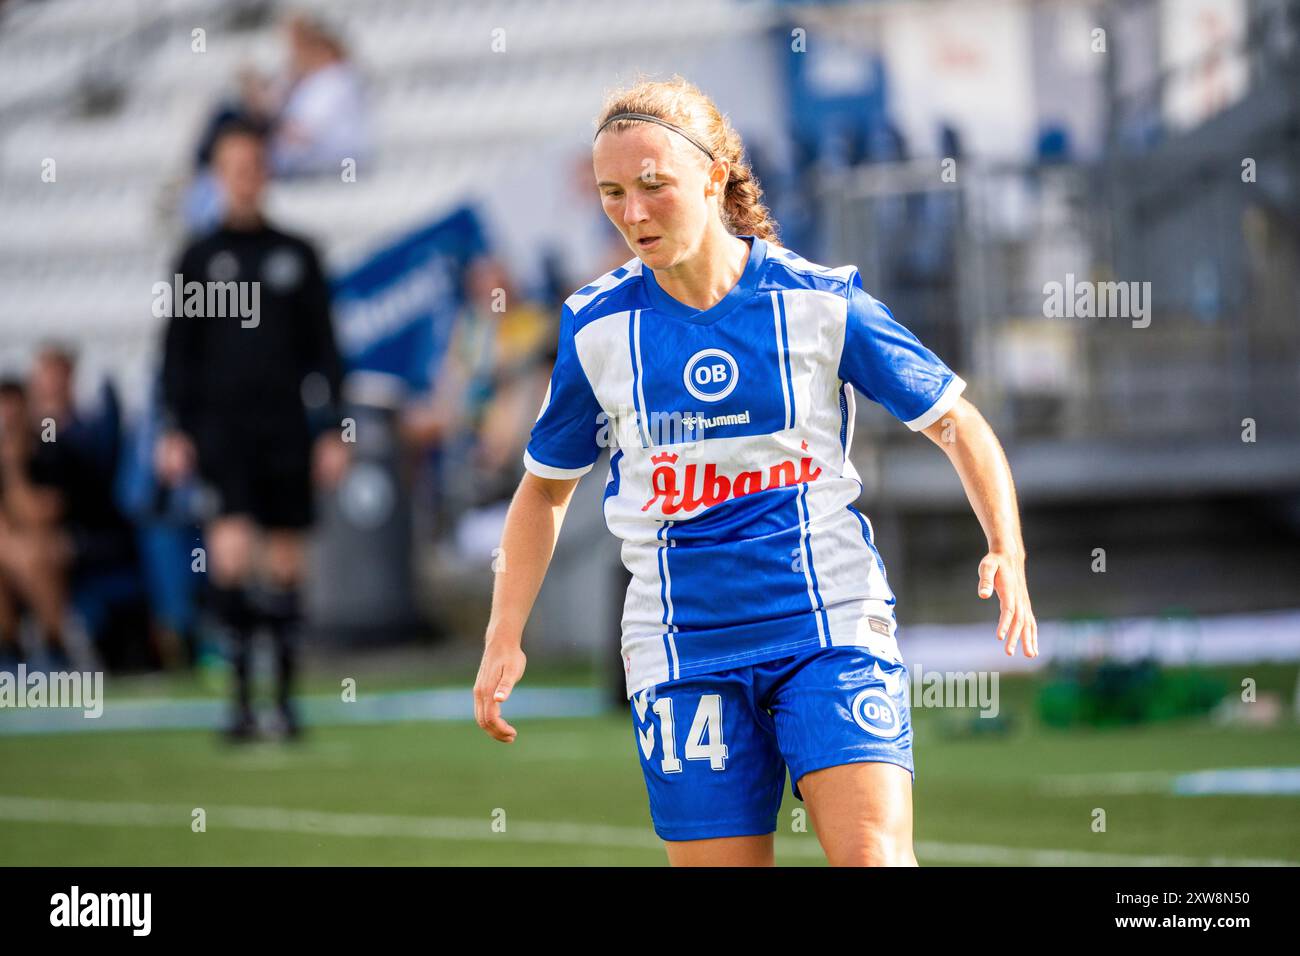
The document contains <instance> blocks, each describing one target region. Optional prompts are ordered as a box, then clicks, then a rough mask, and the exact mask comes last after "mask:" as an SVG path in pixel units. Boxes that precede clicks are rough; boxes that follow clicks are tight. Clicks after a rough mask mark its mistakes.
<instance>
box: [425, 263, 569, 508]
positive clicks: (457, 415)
mask: <svg viewBox="0 0 1300 956" xmlns="http://www.w3.org/2000/svg"><path fill="white" fill-rule="evenodd" d="M466 285H467V289H466V306H465V309H464V310H463V312H462V314H461V315H460V317H459V318H458V320H457V322H456V326H455V328H454V329H453V331H452V336H451V341H450V343H449V344H448V347H447V354H446V356H445V358H444V360H443V363H442V367H441V370H440V372H439V375H438V379H437V384H436V386H435V391H434V394H433V397H432V399H431V401H430V402H429V403H428V404H427V405H422V406H418V407H416V408H413V409H410V410H408V412H407V414H406V416H405V418H404V422H403V436H404V438H405V439H406V440H407V441H408V442H409V443H413V444H416V445H428V444H437V445H438V446H439V447H440V449H441V472H442V476H443V480H442V481H441V483H440V484H441V489H440V490H441V492H442V494H443V496H444V501H443V507H442V508H440V510H441V511H443V512H444V513H453V512H455V513H458V512H460V511H461V510H463V509H466V508H473V507H477V506H480V505H485V504H490V503H492V502H495V501H499V500H501V499H502V498H508V497H509V496H510V495H511V493H512V492H513V490H514V486H515V485H516V484H517V483H518V478H519V474H518V472H519V469H521V468H522V464H521V462H522V457H523V450H524V446H525V445H526V444H527V443H528V436H529V433H530V431H531V428H532V424H533V421H534V419H535V418H536V417H537V409H538V408H539V407H540V406H541V402H542V398H543V396H544V395H545V393H546V385H547V382H548V381H549V376H550V363H551V362H552V361H553V359H554V355H553V349H554V341H555V326H554V320H553V318H552V317H551V316H550V314H549V313H548V312H547V311H546V310H544V309H543V308H542V307H541V306H539V305H538V304H536V303H534V302H531V301H529V300H528V299H525V298H523V297H521V296H520V295H519V294H518V293H516V292H515V291H514V288H513V284H512V282H511V279H510V277H509V275H508V273H507V271H506V269H505V266H504V265H503V264H502V263H501V262H500V261H498V260H496V259H493V258H491V257H483V258H481V259H479V260H477V261H476V262H474V263H473V264H472V265H471V266H470V268H469V271H468V275H467V277H466Z"/></svg>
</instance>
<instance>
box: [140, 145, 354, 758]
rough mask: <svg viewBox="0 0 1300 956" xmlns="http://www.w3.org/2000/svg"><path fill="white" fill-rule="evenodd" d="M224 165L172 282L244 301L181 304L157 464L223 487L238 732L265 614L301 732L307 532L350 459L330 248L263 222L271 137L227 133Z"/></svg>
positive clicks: (288, 712) (220, 161) (215, 607)
mask: <svg viewBox="0 0 1300 956" xmlns="http://www.w3.org/2000/svg"><path fill="white" fill-rule="evenodd" d="M213 167H214V170H215V171H216V174H217V177H218V179H219V180H220V182H221V185H222V188H223V190H224V193H225V199H226V212H225V216H224V219H223V221H222V223H221V225H220V226H219V227H218V228H217V230H216V231H215V232H213V233H212V234H211V235H208V236H206V237H204V238H202V239H199V240H198V241H197V242H194V243H192V244H191V245H190V246H188V247H187V248H186V249H185V251H184V252H183V253H182V255H181V257H180V260H179V263H178V264H177V266H176V269H175V272H176V273H177V274H178V275H179V276H181V279H180V280H174V277H173V280H174V281H173V282H171V283H169V284H170V285H173V287H174V286H176V285H180V286H181V288H182V289H185V285H186V284H188V283H191V282H197V283H202V284H203V285H202V286H201V287H199V288H202V289H204V290H208V289H212V288H217V289H223V288H224V289H227V290H229V289H231V288H237V289H238V296H239V298H238V299H237V300H236V299H235V298H234V297H231V296H230V295H228V294H224V297H223V296H212V295H207V294H206V293H205V294H204V296H203V302H202V303H198V302H196V301H194V298H195V297H192V296H191V295H190V293H189V291H188V290H186V291H185V294H184V295H183V296H182V297H181V298H182V300H183V301H173V302H172V312H171V319H170V321H169V323H168V325H167V331H166V338H165V345H164V357H163V370H162V398H163V414H164V416H165V419H166V422H165V429H164V432H163V435H162V437H161V438H160V439H159V442H158V445H157V447H156V450H155V463H156V465H157V468H158V471H159V474H160V477H161V478H162V480H163V482H164V483H165V484H166V485H169V486H172V485H175V484H177V483H179V482H180V481H182V480H183V479H184V478H185V477H186V476H187V475H189V474H191V473H192V472H195V471H197V474H198V477H199V479H200V481H201V483H202V484H203V485H204V486H205V489H206V491H208V492H210V494H209V495H208V496H207V497H208V498H209V499H210V500H211V502H212V505H213V507H212V508H211V515H210V517H209V518H208V519H207V520H206V523H205V527H204V538H205V545H206V548H207V561H208V564H207V574H208V584H209V592H208V593H209V598H210V601H211V610H212V611H213V613H214V614H215V616H216V617H217V618H218V619H219V620H220V621H221V623H222V624H223V625H224V627H225V628H226V630H227V631H228V633H229V634H230V636H231V638H232V647H233V655H234V674H235V712H234V716H233V721H232V723H231V725H230V727H229V728H228V731H227V733H228V735H229V736H230V737H231V738H232V739H236V740H244V739H249V738H251V737H253V736H255V735H256V727H257V724H256V720H255V718H254V715H253V710H252V705H251V688H250V673H249V671H250V658H251V647H250V644H251V636H252V633H253V631H254V629H255V628H256V627H257V625H258V624H259V623H264V624H266V625H267V626H268V627H269V629H270V631H271V634H272V636H273V637H274V638H275V642H276V659H277V684H278V691H277V704H278V708H279V711H280V715H281V721H282V723H283V726H284V730H285V732H286V733H287V734H288V735H289V736H296V735H297V733H298V732H299V725H298V721H297V719H296V717H295V715H294V711H293V708H292V706H291V700H290V691H291V685H292V679H293V673H294V664H295V658H296V650H295V649H296V640H295V637H296V635H295V631H296V629H297V624H298V620H299V617H300V610H299V588H300V585H301V582H302V576H303V537H304V531H305V529H307V527H308V526H309V525H310V524H311V523H312V518H313V509H312V482H313V475H314V477H315V479H316V481H317V482H318V483H321V484H326V485H330V484H333V483H335V482H337V481H338V479H339V477H340V476H341V474H342V472H343V470H344V468H345V467H346V464H347V453H346V449H345V446H344V444H343V443H342V441H341V439H340V436H339V431H338V425H339V417H338V416H339V412H338V396H339V385H340V379H341V377H342V364H341V361H340V359H339V354H338V350H337V348H336V346H335V341H334V333H333V327H332V324H331V320H330V303H329V287H328V284H327V282H326V279H325V276H324V274H323V272H322V270H321V265H320V262H319V260H318V258H317V256H316V253H315V251H314V250H313V248H312V247H311V246H310V245H309V244H308V243H307V242H305V241H304V240H302V239H300V238H298V237H296V236H292V235H289V234H286V233H284V232H281V231H279V230H278V229H275V228H273V227H272V226H270V225H269V224H268V223H267V222H266V219H265V218H264V217H263V215H262V211H261V201H262V194H263V192H264V190H265V187H266V182H267V167H266V151H265V144H264V142H263V139H262V137H261V135H260V133H259V132H258V131H257V130H255V129H253V128H251V127H247V126H242V125H235V126H231V127H228V128H226V129H225V130H223V131H222V133H221V134H220V135H219V136H218V137H217V141H216V144H215V145H214V148H213ZM224 283H234V286H233V287H232V286H222V285H220V284H224ZM214 306H215V307H214ZM209 311H215V312H219V313H222V314H219V315H210V314H207V313H208V312H209ZM187 313H188V314H187ZM195 313H201V314H195Z"/></svg>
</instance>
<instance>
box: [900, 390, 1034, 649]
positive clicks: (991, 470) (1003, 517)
mask: <svg viewBox="0 0 1300 956" xmlns="http://www.w3.org/2000/svg"><path fill="white" fill-rule="evenodd" d="M921 431H922V432H923V433H924V434H925V436H926V437H927V438H929V439H930V440H931V441H932V442H934V443H935V444H936V445H938V446H939V447H940V448H941V449H942V450H943V453H944V454H945V455H947V456H948V460H949V461H950V462H952V466H953V468H955V469H956V470H957V474H958V476H960V478H961V483H962V487H963V488H965V489H966V497H967V498H968V499H970V503H971V507H972V508H973V509H974V510H975V516H976V517H977V518H979V522H980V525H981V526H982V527H983V528H984V534H985V536H986V537H987V538H988V545H989V551H988V554H986V555H985V556H984V559H983V560H982V561H980V565H979V596H980V597H981V598H989V597H991V596H992V595H993V593H994V592H995V591H996V592H997V595H998V601H999V602H1000V603H1001V605H1002V613H1001V616H1000V617H999V619H998V640H1000V641H1005V645H1004V646H1005V648H1006V652H1007V654H1009V655H1014V654H1015V652H1016V645H1017V643H1022V644H1023V648H1024V653H1025V656H1026V657H1036V656H1038V622H1037V620H1035V618H1034V611H1033V608H1032V606H1031V605H1030V602H1029V586H1028V584H1027V583H1026V579H1025V543H1024V539H1023V538H1022V537H1021V534H1020V511H1019V507H1018V505H1017V503H1016V486H1015V483H1014V482H1013V481H1012V479H1011V467H1010V465H1008V464H1007V456H1006V455H1005V454H1004V453H1003V451H1002V445H1001V443H1000V442H999V441H998V438H997V436H996V435H995V434H993V429H992V428H990V427H989V423H988V422H987V421H985V420H984V416H983V415H981V414H980V412H979V409H978V408H976V407H975V406H974V405H972V404H971V403H970V402H968V401H966V399H964V398H959V399H958V400H957V402H956V404H954V405H953V407H952V408H951V409H950V410H949V411H948V412H946V413H945V414H944V415H942V416H940V418H939V420H938V421H936V422H934V423H933V424H931V425H929V426H927V427H926V428H923V429H921Z"/></svg>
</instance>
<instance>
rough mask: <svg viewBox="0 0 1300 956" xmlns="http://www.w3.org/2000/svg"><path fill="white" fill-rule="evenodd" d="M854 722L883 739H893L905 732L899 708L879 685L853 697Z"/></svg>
mask: <svg viewBox="0 0 1300 956" xmlns="http://www.w3.org/2000/svg"><path fill="white" fill-rule="evenodd" d="M853 720H854V722H855V723H856V724H857V725H858V726H859V727H861V728H862V729H863V730H865V731H866V732H867V733H869V734H871V736H873V737H879V738H880V739H881V740H893V739H894V738H895V737H897V736H898V735H899V734H901V733H902V732H903V721H902V720H901V719H900V718H899V716H898V708H897V707H896V706H895V705H894V702H893V701H892V700H891V699H890V698H889V695H888V694H886V693H885V692H884V691H883V690H881V689H880V688H879V687H868V688H867V689H866V690H864V691H862V692H861V693H859V694H858V696H857V697H854V698H853Z"/></svg>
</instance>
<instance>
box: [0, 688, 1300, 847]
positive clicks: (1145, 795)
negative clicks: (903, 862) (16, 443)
mask: <svg viewBox="0 0 1300 956" xmlns="http://www.w3.org/2000/svg"><path fill="white" fill-rule="evenodd" d="M1255 672H1260V673H1262V672H1263V670H1262V669H1258V668H1257V669H1255V671H1252V673H1255ZM1270 673H1271V675H1272V678H1271V680H1270V681H1265V680H1263V679H1261V687H1264V686H1265V685H1266V683H1272V684H1274V685H1276V687H1277V689H1278V691H1279V692H1282V693H1286V694H1287V695H1288V696H1289V692H1290V689H1291V687H1292V686H1294V680H1295V669H1294V668H1273V669H1272V670H1271V671H1270ZM1031 692H1032V688H1031V687H1030V686H1029V685H1028V683H1027V682H1026V681H1024V680H1021V681H1018V682H1016V681H1010V680H1008V681H1006V682H1004V687H1003V711H1004V713H1009V714H1010V715H1011V716H1012V718H1013V724H1012V728H1011V730H1010V731H1009V732H1008V733H1006V734H1004V735H1001V736H991V735H980V736H975V737H970V736H961V735H957V734H953V733H950V732H948V729H947V728H948V727H949V722H948V721H949V719H950V718H949V715H947V714H945V713H942V712H938V711H933V710H930V711H927V710H924V709H920V710H914V711H913V714H914V723H915V746H916V754H917V780H916V788H915V808H916V826H915V833H916V841H917V855H918V857H919V858H920V860H921V862H922V864H923V865H924V864H953V863H956V864H961V863H993V864H996V863H1024V862H1028V863H1031V864H1033V863H1039V864H1043V863H1046V864H1051V863H1055V862H1059V863H1066V864H1074V863H1082V864H1091V863H1097V864H1108V863H1114V862H1129V861H1131V862H1154V863H1160V862H1193V863H1195V862H1207V861H1211V860H1214V859H1220V860H1222V861H1224V862H1239V861H1289V862H1294V863H1298V864H1300V796H1295V795H1250V796H1244V795H1243V796H1177V795H1174V794H1173V793H1172V792H1171V790H1170V787H1169V782H1170V781H1172V779H1173V778H1174V776H1175V775H1177V774H1179V773H1183V772H1191V771H1198V770H1207V769H1221V768H1234V767H1294V766H1296V765H1300V759H1298V758H1300V725H1297V724H1296V723H1295V722H1294V719H1293V718H1288V719H1287V721H1286V722H1284V723H1282V724H1279V725H1275V726H1272V727H1266V728H1252V727H1220V726H1216V725H1214V724H1213V723H1212V722H1211V721H1209V720H1208V719H1198V720H1185V721H1178V722H1170V723H1164V724H1156V725H1147V726H1142V727H1130V728H1118V729H1108V730H1089V731H1053V730H1049V729H1047V728H1043V727H1041V726H1039V725H1038V724H1037V723H1036V721H1035V720H1034V719H1033V715H1032V707H1031V702H1030V694H1031ZM3 717H4V715H3V714H0V720H2V719H3ZM629 724H630V719H629V718H628V717H627V716H626V715H625V714H617V713H615V714H609V715H606V716H602V717H597V718H584V719H573V718H553V719H536V720H524V721H519V722H518V723H517V726H518V728H519V731H520V736H519V739H518V741H517V742H516V743H515V744H513V745H509V746H507V745H501V744H497V743H495V742H493V741H490V740H489V739H488V738H487V737H486V736H485V735H483V733H482V732H481V731H479V730H478V728H477V727H475V726H473V725H472V724H468V723H457V722H441V723H394V724H379V725H357V726H326V727H316V728H312V729H311V731H310V735H309V737H308V738H307V739H306V740H304V741H303V742H302V743H300V744H299V745H297V746H292V747H286V746H283V745H280V744H278V743H274V742H267V743H259V744H255V745H252V746H248V747H244V748H233V749H232V748H230V747H227V746H224V745H220V744H218V742H217V741H216V739H215V737H214V735H213V734H211V733H207V732H199V731H188V730H186V731H182V730H176V731H136V732H98V733H78V734H53V735H44V736H0V768H3V770H0V863H2V864H4V865H145V864H158V865H217V866H221V865H235V864H244V865H286V864H324V865H331V864H354V865H405V864H435V865H516V864H541V865H553V864H554V865H588V864H597V865H663V864H664V862H665V858H664V853H663V850H662V848H661V845H660V844H659V843H658V842H657V840H656V839H655V837H654V835H653V832H652V831H651V829H650V822H649V813H648V808H647V804H646V795H645V788H644V785H643V783H642V780H641V773H640V769H639V766H638V760H637V756H636V751H635V746H636V745H635V743H634V739H633V735H632V730H631V727H630V726H629ZM800 806H801V804H799V803H798V801H796V800H794V798H793V797H792V796H790V794H789V787H788V784H787V788H786V800H785V805H784V806H783V807H782V811H781V816H780V819H779V827H778V862H781V863H785V864H792V865H808V864H813V865H816V864H820V863H822V862H823V861H822V860H821V857H820V854H819V853H818V849H817V845H816V839H815V837H814V835H813V834H812V832H811V828H810V827H809V828H807V831H806V832H799V828H798V827H797V823H798V817H799V814H798V813H797V812H796V811H797V810H798V808H799V807H800ZM196 808H202V809H203V810H204V812H205V815H206V830H205V832H194V830H193V828H192V819H193V818H192V812H193V810H194V809H196ZM1097 808H1100V809H1102V810H1104V811H1105V822H1106V829H1105V832H1094V830H1093V819H1094V810H1095V809H1097Z"/></svg>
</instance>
